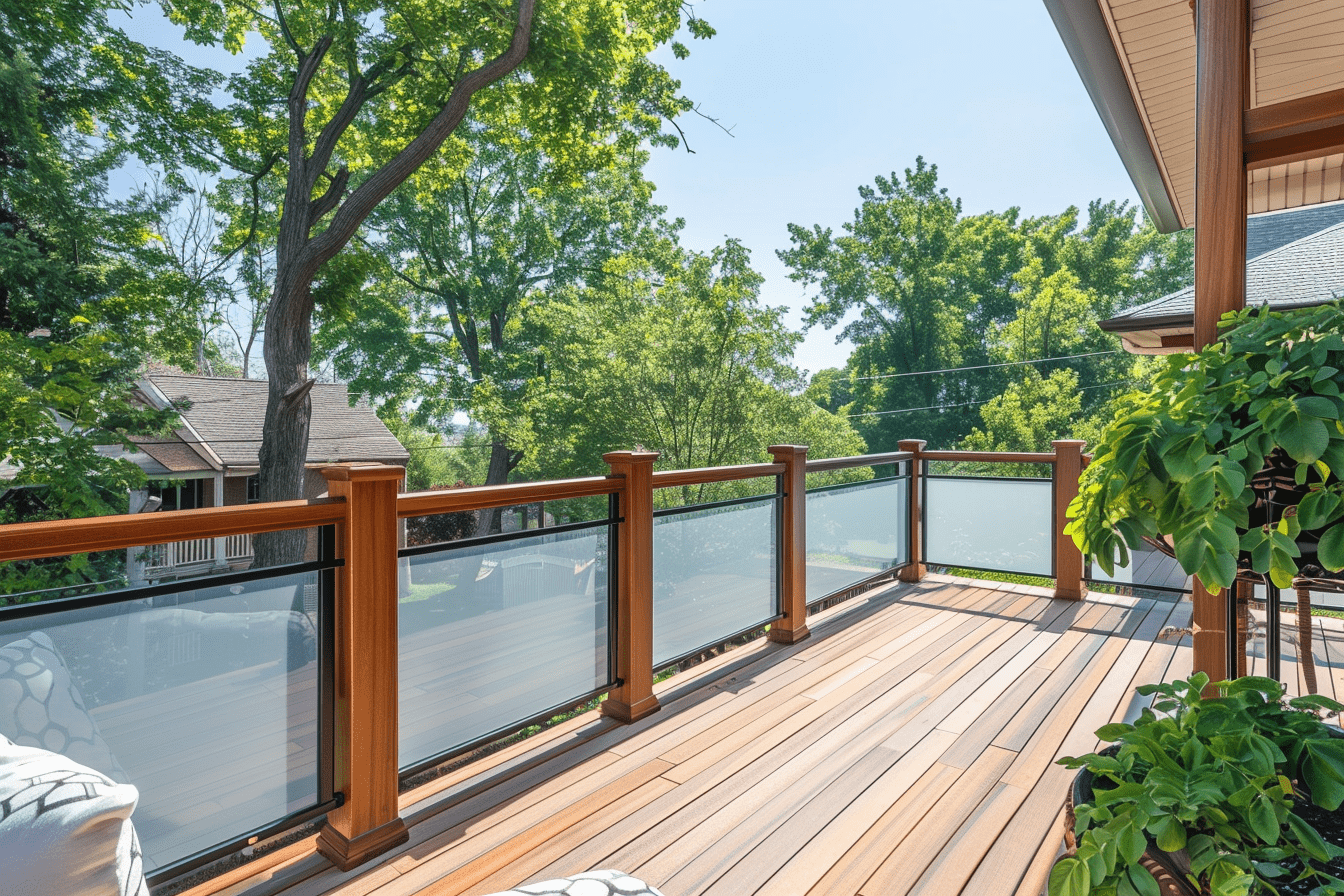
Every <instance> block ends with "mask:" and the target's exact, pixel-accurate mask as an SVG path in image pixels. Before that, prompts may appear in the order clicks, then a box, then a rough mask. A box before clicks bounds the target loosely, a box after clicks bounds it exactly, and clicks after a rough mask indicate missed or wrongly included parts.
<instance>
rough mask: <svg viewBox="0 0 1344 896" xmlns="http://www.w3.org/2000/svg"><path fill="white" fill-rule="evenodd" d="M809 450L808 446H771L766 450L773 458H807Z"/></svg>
mask: <svg viewBox="0 0 1344 896" xmlns="http://www.w3.org/2000/svg"><path fill="white" fill-rule="evenodd" d="M807 448H808V446H806V445H771V446H770V447H769V448H767V449H765V450H766V451H769V452H770V454H771V456H772V457H775V458H780V457H806V456H807Z"/></svg>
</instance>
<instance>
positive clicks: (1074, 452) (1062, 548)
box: [1050, 439, 1087, 600]
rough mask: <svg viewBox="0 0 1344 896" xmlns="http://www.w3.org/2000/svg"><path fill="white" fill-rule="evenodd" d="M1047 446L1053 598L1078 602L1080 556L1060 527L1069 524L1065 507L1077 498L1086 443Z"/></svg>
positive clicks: (1083, 587) (1082, 590) (1082, 587)
mask: <svg viewBox="0 0 1344 896" xmlns="http://www.w3.org/2000/svg"><path fill="white" fill-rule="evenodd" d="M1050 444H1051V445H1052V446H1053V447H1054V449H1055V463H1054V465H1053V470H1054V473H1053V476H1054V497H1055V507H1054V518H1055V524H1054V528H1055V532H1054V538H1055V550H1054V553H1055V597H1058V598H1062V599H1064V600H1082V599H1083V598H1084V597H1086V596H1087V583H1086V582H1085V581H1084V579H1083V575H1084V564H1083V554H1082V552H1081V551H1079V550H1078V546H1077V545H1076V544H1074V543H1073V537H1072V536H1070V535H1066V534H1064V528H1065V526H1066V525H1068V522H1069V520H1068V513H1067V511H1068V509H1069V504H1071V503H1072V502H1073V499H1074V498H1076V497H1078V479H1079V477H1081V476H1082V475H1083V446H1084V445H1086V444H1087V443H1086V442H1083V441H1079V440H1078V439H1060V440H1057V441H1054V442H1051V443H1050Z"/></svg>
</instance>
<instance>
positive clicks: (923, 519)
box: [919, 461, 1059, 579]
mask: <svg viewBox="0 0 1344 896" xmlns="http://www.w3.org/2000/svg"><path fill="white" fill-rule="evenodd" d="M922 463H923V464H924V466H923V468H922V470H921V472H922V473H924V475H923V476H921V477H920V490H921V495H920V497H921V501H920V503H919V511H920V514H919V521H920V526H919V531H920V535H921V536H922V544H921V547H922V548H923V550H922V551H921V552H920V555H921V556H922V557H923V559H924V565H925V566H945V567H949V568H951V569H968V570H971V571H972V572H997V573H1003V574H1005V575H1010V576H1034V577H1036V578H1038V579H1054V578H1056V575H1057V573H1058V570H1059V563H1058V558H1057V557H1056V556H1055V553H1056V545H1055V532H1056V531H1057V529H1058V520H1056V519H1055V505H1056V504H1057V503H1058V502H1056V501H1055V488H1056V483H1055V480H1056V478H1057V477H1055V476H1053V475H1052V476H1051V477H1050V478H1049V479H1042V478H1038V477H1033V476H941V475H940V476H930V475H929V474H928V470H929V462H928V461H922ZM1037 463H1043V464H1044V463H1048V464H1050V465H1051V469H1052V470H1053V469H1054V464H1053V463H1052V462H1051V461H1037ZM930 479H958V480H971V481H976V482H981V481H984V480H989V481H991V482H1048V483H1049V484H1050V531H1049V532H1047V533H1046V537H1047V538H1048V539H1049V541H1050V571H1049V572H1026V571H1024V570H1017V569H1002V568H999V567H987V566H973V565H971V564H969V563H949V562H947V561H945V560H933V559H930V557H929V480H930Z"/></svg>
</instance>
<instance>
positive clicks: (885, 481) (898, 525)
mask: <svg viewBox="0 0 1344 896" xmlns="http://www.w3.org/2000/svg"><path fill="white" fill-rule="evenodd" d="M911 478H912V477H911V476H910V474H909V473H908V472H907V473H903V474H900V475H896V476H883V477H879V478H875V479H865V480H859V481H857V482H842V483H838V484H835V485H824V486H820V487H817V488H811V489H808V490H807V494H806V500H807V501H808V509H807V545H806V547H805V551H806V554H807V557H808V560H807V568H808V575H807V603H808V605H809V606H812V605H814V604H818V603H821V602H822V601H824V600H826V599H827V598H829V597H831V596H833V595H835V594H839V593H841V592H843V591H847V590H849V589H850V588H853V587H855V586H856V585H859V584H862V583H863V582H865V581H867V580H869V579H872V578H876V577H878V576H881V575H884V574H887V573H890V572H893V571H895V570H899V569H902V568H904V567H905V566H908V565H909V564H910V556H911V553H912V550H911V549H912V547H913V545H912V544H911V531H910V499H911V486H910V482H911ZM888 487H891V488H894V489H895V491H896V495H895V498H896V500H895V502H894V505H895V506H894V507H893V508H891V512H892V513H893V515H894V518H895V527H894V528H895V530H896V531H895V533H894V536H893V540H892V546H893V547H894V548H895V551H896V554H895V557H894V558H893V559H894V560H895V563H894V564H893V565H890V566H882V565H881V564H871V565H872V568H871V569H866V568H865V569H862V570H858V571H861V572H863V575H861V576H858V577H856V578H854V579H853V580H852V581H846V582H845V583H844V584H843V585H840V586H838V587H834V586H835V582H836V581H837V579H836V577H835V576H831V577H829V578H828V580H827V581H828V584H827V585H824V586H820V587H819V586H818V585H817V582H818V577H817V576H816V575H815V573H816V572H817V571H818V570H819V569H821V568H824V567H822V566H821V564H820V563H819V562H818V561H814V557H818V556H819V555H821V554H829V555H842V559H844V560H847V561H849V562H850V564H851V565H856V564H861V562H862V561H863V560H864V559H867V558H868V556H869V555H858V554H856V553H852V552H850V553H847V552H845V551H838V550H829V551H827V550H823V548H834V547H837V545H836V544H835V543H828V544H820V543H819V542H820V539H817V538H816V537H815V536H816V533H817V532H818V531H819V529H820V528H821V527H820V526H819V523H821V522H822V521H823V519H824V518H823V516H822V514H821V513H820V512H819V511H818V510H817V509H815V508H816V506H817V505H819V504H820V503H821V502H822V501H823V500H825V496H827V495H850V494H854V493H857V492H862V491H876V490H879V489H884V488H888ZM814 498H816V499H818V500H817V501H813V500H812V499H814ZM840 525H842V526H843V525H844V523H843V521H842V522H841V523H840ZM849 544H853V540H852V539H851V540H849V541H847V542H846V545H849ZM874 544H876V542H874ZM883 544H884V545H885V544H886V542H883ZM871 556H876V555H871ZM823 588H824V590H822V589H823Z"/></svg>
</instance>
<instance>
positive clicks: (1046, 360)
mask: <svg viewBox="0 0 1344 896" xmlns="http://www.w3.org/2000/svg"><path fill="white" fill-rule="evenodd" d="M1118 353H1119V349H1111V350H1110V351H1105V352H1084V353H1083V354H1081V355H1060V356H1059V357H1058V358H1035V359H1034V360H1031V361H1003V362H1000V363H998V364H980V365H978V366H976V367H948V368H946V369H944V370H911V371H908V372H906V373H877V374H873V375H872V376H856V377H854V379H856V380H889V379H893V378H895V377H900V376H933V375H934V374H936V373H961V372H962V371H965V370H990V369H991V368H994V367H1019V366H1021V365H1023V364H1047V363H1049V362H1050V361H1069V360H1072V359H1073V358H1095V357H1098V356H1099V355H1114V354H1118Z"/></svg>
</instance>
